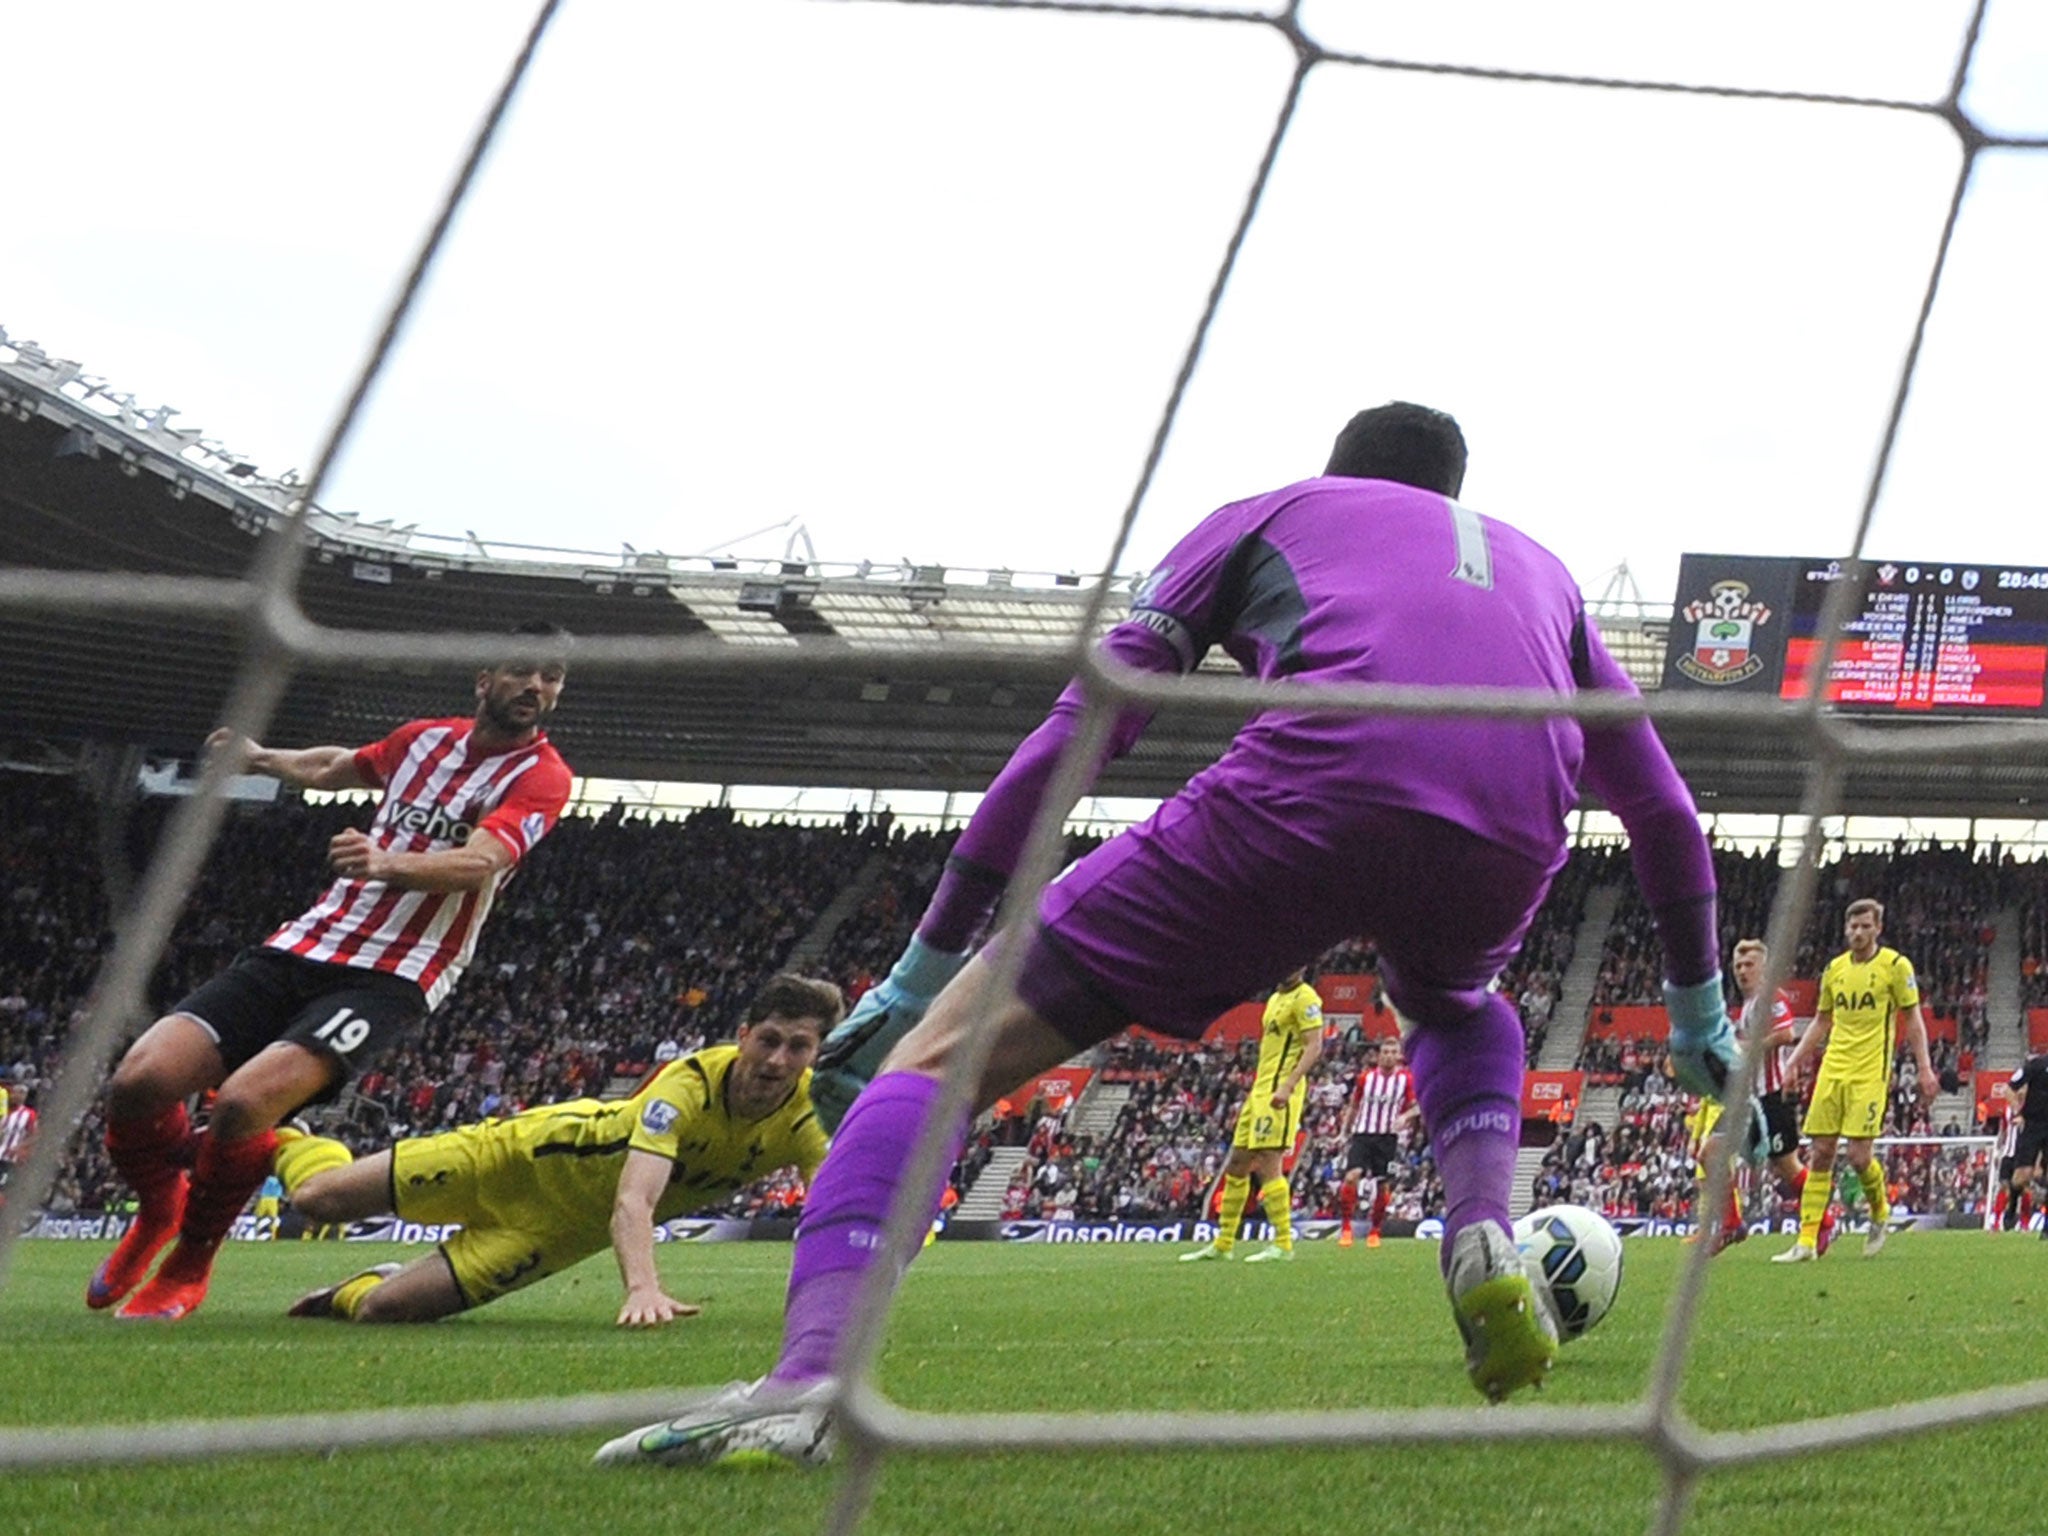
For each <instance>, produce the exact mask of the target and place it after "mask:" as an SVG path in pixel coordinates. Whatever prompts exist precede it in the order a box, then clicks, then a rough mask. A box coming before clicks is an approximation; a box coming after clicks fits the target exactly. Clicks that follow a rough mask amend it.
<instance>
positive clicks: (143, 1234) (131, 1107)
mask: <svg viewBox="0 0 2048 1536" xmlns="http://www.w3.org/2000/svg"><path fill="white" fill-rule="evenodd" d="M224 1070H225V1067H224V1065H223V1063H222V1060H221V1054H220V1049H219V1047H218V1046H217V1045H216V1044H215V1043H214V1036H213V1033H212V1031H211V1030H210V1029H209V1028H208V1027H207V1026H205V1025H204V1024H202V1023H200V1022H199V1021H198V1020H197V1019H194V1018H189V1017H186V1016H185V1015H182V1014H171V1015H168V1016H166V1017H164V1018H161V1019H158V1020H157V1021H156V1022H155V1023H154V1024H152V1025H151V1026H150V1027H149V1028H148V1029H147V1030H146V1031H144V1032H143V1035H142V1037H141V1038H140V1039H138V1040H137V1041H136V1042H135V1043H134V1044H133V1045H131V1046H130V1047H129V1048H128V1052H127V1054H126V1055H124V1056H123V1057H122V1058H121V1062H120V1065H119V1066H117V1067H116V1068H115V1069H114V1075H113V1078H112V1079H111V1080H110V1081H109V1083H108V1085H107V1136H106V1147H107V1156H108V1158H109V1159H110V1160H111V1161H112V1162H113V1165H114V1169H115V1171H116V1172H118V1173H119V1174H120V1175H121V1177H122V1178H123V1179H124V1180H125V1181H126V1182H127V1184H128V1187H129V1188H131V1189H132V1190H134V1191H135V1198H136V1214H135V1220H134V1221H133V1222H132V1223H131V1224H130V1225H129V1228H128V1230H127V1231H126V1232H125V1233H123V1234H122V1236H121V1241H120V1242H119V1243H117V1244H116V1245H115V1247H114V1251H113V1252H112V1253H111V1254H109V1255H108V1256H107V1259H106V1261H105V1262H104V1263H102V1264H101V1265H100V1267H99V1269H98V1270H97V1271H96V1272H95V1273H94V1275H93V1277H92V1279H91V1280H90V1281H89V1282H88V1283H87V1285H86V1288H85V1304H86V1305H87V1306H88V1307H91V1308H93V1309H95V1310H99V1309H101V1308H105V1307H111V1306H113V1305H115V1304H116V1303H117V1302H120V1301H121V1300H123V1299H124V1298H125V1297H126V1296H127V1295H128V1293H129V1292H130V1291H132V1290H134V1289H135V1287H136V1286H138V1285H140V1284H141V1283H142V1281H143V1277H144V1276H146V1275H147V1274H148V1273H149V1266H150V1264H151V1263H152V1262H153V1261H154V1260H155V1258H156V1256H157V1254H158V1253H159V1252H160V1251H162V1249H163V1247H164V1245H165V1244H166V1243H168V1242H170V1240H171V1239H172V1238H173V1237H175V1236H177V1233H178V1224H179V1223H180V1222H181V1221H183V1220H184V1219H185V1198H186V1194H187V1192H188V1190H189V1188H190V1180H189V1178H188V1176H187V1174H186V1170H185V1166H184V1157H185V1153H186V1143H187V1140H188V1138H189V1137H190V1135H191V1121H190V1120H189V1118H188V1117H187V1115H186V1113H185V1100H186V1099H187V1098H189V1097H190V1096H191V1095H193V1094H195V1093H198V1092H200V1091H201V1090H203V1089H207V1088H211V1087H213V1086H214V1085H215V1084H216V1083H218V1082H219V1081H220V1080H221V1076H222V1074H223V1072H224Z"/></svg>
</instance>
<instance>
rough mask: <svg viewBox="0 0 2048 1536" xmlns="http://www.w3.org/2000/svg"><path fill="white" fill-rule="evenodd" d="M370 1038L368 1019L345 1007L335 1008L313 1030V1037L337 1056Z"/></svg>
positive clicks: (343, 1054) (344, 1054)
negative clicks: (327, 1017)
mask: <svg viewBox="0 0 2048 1536" xmlns="http://www.w3.org/2000/svg"><path fill="white" fill-rule="evenodd" d="M369 1038H370V1021H369V1020H368V1019H366V1018H364V1017H363V1016H362V1015H361V1014H359V1013H355V1012H353V1011H351V1010H350V1009H347V1008H337V1009H335V1010H334V1014H333V1016H332V1017H331V1018H329V1019H328V1021H327V1022H326V1023H325V1024H322V1025H321V1026H320V1027H319V1028H318V1029H316V1030H314V1031H313V1039H314V1040H315V1041H317V1042H318V1043H319V1044H321V1045H324V1046H326V1047H327V1049H329V1050H330V1051H332V1052H334V1054H335V1055H337V1056H346V1055H347V1054H348V1053H349V1052H350V1051H353V1050H354V1049H355V1048H356V1047H357V1046H359V1045H361V1044H362V1043H363V1042H364V1041H365V1040H367V1039H369Z"/></svg>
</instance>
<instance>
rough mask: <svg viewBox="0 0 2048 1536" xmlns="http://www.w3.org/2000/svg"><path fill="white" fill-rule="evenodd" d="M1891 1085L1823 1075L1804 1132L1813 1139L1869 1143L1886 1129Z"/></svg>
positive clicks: (1879, 1080) (1817, 1084) (1808, 1113)
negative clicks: (1888, 1091)
mask: <svg viewBox="0 0 2048 1536" xmlns="http://www.w3.org/2000/svg"><path fill="white" fill-rule="evenodd" d="M1890 1086H1891V1085H1890V1084H1889V1083H1888V1082H1886V1081H1885V1080H1884V1079H1883V1078H1881V1077H1877V1078H1872V1077H1865V1078H1858V1079H1855V1080H1853V1081H1852V1080H1851V1079H1849V1078H1844V1077H1829V1076H1828V1075H1827V1073H1825V1072H1823V1073H1821V1075H1820V1078H1819V1080H1818V1081H1817V1082H1815V1083H1814V1085H1813V1102H1812V1103H1811V1104H1809V1105H1808V1106H1807V1109H1806V1123H1805V1124H1804V1125H1802V1126H1800V1129H1801V1130H1802V1131H1804V1132H1806V1134H1807V1135H1809V1136H1847V1137H1849V1138H1850V1139H1851V1140H1853V1141H1867V1140H1869V1139H1870V1138H1871V1137H1874V1136H1875V1135H1877V1133H1878V1132H1879V1131H1881V1130H1883V1129H1884V1102H1885V1099H1886V1097H1887V1090H1888V1089H1889V1088H1890Z"/></svg>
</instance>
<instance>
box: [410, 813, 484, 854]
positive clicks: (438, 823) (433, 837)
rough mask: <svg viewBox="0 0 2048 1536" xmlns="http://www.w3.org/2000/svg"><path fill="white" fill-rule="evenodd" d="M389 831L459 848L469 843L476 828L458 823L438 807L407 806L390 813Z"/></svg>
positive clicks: (467, 823)
mask: <svg viewBox="0 0 2048 1536" xmlns="http://www.w3.org/2000/svg"><path fill="white" fill-rule="evenodd" d="M391 830H392V831H394V832H403V833H405V834H406V835H407V836H409V837H424V838H426V839H427V840H428V841H429V842H435V843H453V844H455V845H456V846H457V847H460V846H461V845H462V844H464V843H466V842H468V841H469V838H470V834H471V833H472V832H474V831H476V828H475V827H474V826H473V825H471V824H470V823H469V822H466V821H458V820H457V819H456V818H455V817H453V816H450V815H449V814H448V813H447V812H446V811H445V810H443V809H442V808H441V807H440V806H438V805H410V804H407V805H401V806H400V807H398V809H397V810H396V811H394V812H393V813H392V816H391Z"/></svg>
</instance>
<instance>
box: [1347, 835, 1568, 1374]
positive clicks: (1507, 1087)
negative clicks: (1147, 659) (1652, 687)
mask: <svg viewBox="0 0 2048 1536" xmlns="http://www.w3.org/2000/svg"><path fill="white" fill-rule="evenodd" d="M1365 830H1366V831H1368V832H1370V834H1371V835H1372V839H1373V842H1372V848H1373V852H1374V856H1373V858H1372V859H1370V860H1369V861H1367V863H1366V865H1365V867H1366V868H1368V869H1370V870H1371V871H1372V878H1373V881H1374V884H1373V887H1372V889H1371V890H1370V892H1368V893H1367V894H1368V900H1369V910H1367V911H1366V912H1364V913H1361V914H1360V916H1361V917H1362V918H1363V919H1364V920H1363V921H1360V922H1358V923H1357V924H1356V928H1355V931H1357V932H1360V933H1365V934H1369V935H1372V936H1373V937H1375V938H1377V939H1378V941H1379V945H1380V981H1381V984H1382V985H1383V986H1384V987H1385V988H1386V993H1387V998H1388V1000H1389V1001H1390V1002H1391V1003H1392V1004H1393V1006H1394V1010H1395V1012H1396V1014H1397V1015H1398V1016H1399V1018H1400V1019H1401V1021H1402V1024H1403V1027H1404V1028H1405V1029H1406V1030H1407V1042H1406V1043H1407V1054H1408V1066H1409V1070H1410V1072H1411V1073H1412V1074H1413V1076H1414V1083H1415V1096H1416V1100H1417V1103H1418V1104H1419V1105H1420V1106H1421V1109H1422V1120H1423V1123H1424V1124H1425V1125H1426V1126H1427V1127H1428V1128H1429V1137H1430V1145H1431V1149H1432V1151H1433V1152H1434V1154H1435V1158H1436V1166H1437V1172H1438V1174H1439V1176H1440V1177H1441V1178H1442V1180H1443V1186H1444V1203H1445V1209H1444V1238H1443V1247H1442V1250H1441V1255H1440V1262H1441V1264H1442V1266H1443V1272H1444V1279H1445V1284H1446V1289H1447V1290H1448V1292H1449V1295H1450V1301H1451V1310H1452V1314H1453V1317H1454V1318H1455V1320H1456V1322H1457V1325H1458V1329H1459V1332H1460V1333H1461V1334H1462V1335H1463V1336H1464V1340H1465V1361H1466V1372H1467V1374H1468V1375H1469V1376H1470V1378H1471V1380H1472V1384H1473V1385H1474V1386H1475V1387H1477V1388H1478V1389H1479V1391H1480V1392H1481V1393H1482V1394H1484V1395H1485V1396H1486V1397H1488V1398H1489V1399H1495V1400H1498V1399H1499V1398H1502V1397H1505V1396H1506V1395H1508V1394H1509V1393H1511V1392H1514V1391H1516V1390H1517V1389H1519V1388H1521V1387H1524V1386H1529V1385H1532V1384H1535V1383H1538V1382H1540V1381H1541V1380H1542V1379H1543V1376H1544V1374H1545V1373H1546V1372H1547V1371H1548V1370H1549V1368H1550V1364H1551V1362H1552V1361H1553V1360H1554V1359H1555V1358H1556V1355H1557V1330H1556V1325H1555V1323H1554V1322H1553V1321H1552V1319H1551V1318H1550V1317H1549V1316H1548V1315H1547V1314H1546V1313H1545V1312H1544V1310H1543V1309H1541V1308H1540V1307H1539V1305H1538V1303H1537V1300H1536V1296H1535V1293H1534V1291H1533V1289H1532V1288H1531V1286H1530V1284H1529V1279H1528V1276H1527V1275H1526V1274H1525V1273H1524V1272H1523V1269H1522V1263H1521V1255H1520V1252H1519V1251H1518V1250H1517V1249H1516V1247H1515V1243H1514V1238H1513V1235H1512V1232H1511V1230H1510V1225H1509V1217H1508V1203H1509V1201H1510V1200H1511V1199H1512V1198H1513V1193H1514V1175H1515V1153H1516V1151H1517V1150H1518V1148H1519V1145H1520V1142H1521V1129H1522V1075H1523V1070H1524V1065H1525V1056H1524V1052H1525V1049H1526V1038H1525V1036H1524V1034H1523V1031H1522V1021H1521V1017H1520V1015H1519V1014H1517V1012H1516V1011H1515V1008H1514V1005H1513V1004H1512V1003H1510V1002H1509V1001H1508V1000H1507V999H1506V998H1504V997H1502V996H1501V995H1500V994H1499V993H1498V992H1496V991H1493V990H1491V984H1492V981H1493V978H1494V977H1495V976H1497V975H1498V974H1499V973H1500V971H1501V969H1502V968H1503V967H1504V966H1505V965H1506V964H1507V962H1508V960H1509V959H1510V958H1511V957H1512V956H1513V954H1514V952H1515V950H1516V949H1517V948H1518V947H1519V946H1520V944H1521V942H1522V938H1523V936H1524V935H1525V934H1526V933H1527V932H1528V930H1529V925H1530V923H1531V922H1532V921H1533V920H1534V918H1535V914H1536V910H1537V908H1538V907H1539V906H1541V905H1542V901H1543V897H1544V894H1545V892H1546V891H1547V890H1548V888H1549V885H1550V875H1551V870H1550V868H1549V867H1547V866H1545V865H1543V864H1541V863H1538V862H1537V861H1535V860H1533V859H1529V858H1525V857H1523V856H1521V855H1518V854H1515V853H1512V852H1510V851H1509V850H1507V849H1504V848H1501V847H1498V846H1496V845H1494V844H1492V843H1489V842H1486V841H1485V840H1484V839H1482V838H1479V837H1477V836H1475V835H1473V834H1471V833H1469V832H1467V831H1465V830H1464V829H1462V828H1459V827H1455V826H1452V825H1451V824H1450V823H1448V822H1442V821H1438V820H1436V819H1435V818H1433V817H1428V816H1421V815H1415V814H1412V813H1407V812H1399V813H1393V812H1390V813H1388V815H1387V816H1386V818H1385V821H1384V824H1382V825H1379V826H1372V827H1368V828H1366V829H1365ZM1558 862H1560V863H1561V862H1562V855H1560V856H1559V860H1558Z"/></svg>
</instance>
